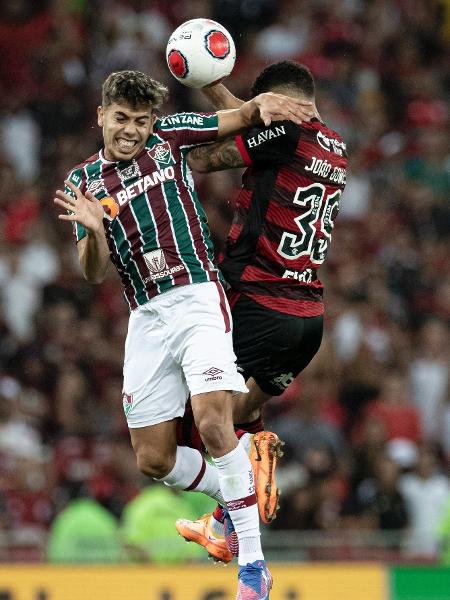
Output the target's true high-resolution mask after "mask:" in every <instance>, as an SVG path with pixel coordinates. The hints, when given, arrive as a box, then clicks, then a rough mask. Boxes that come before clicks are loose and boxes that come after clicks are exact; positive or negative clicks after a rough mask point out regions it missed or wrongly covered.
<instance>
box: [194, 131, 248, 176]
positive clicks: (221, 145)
mask: <svg viewBox="0 0 450 600" xmlns="http://www.w3.org/2000/svg"><path fill="white" fill-rule="evenodd" d="M187 162H188V165H189V166H190V167H191V169H192V170H193V171H197V172H198V173H210V172H211V171H222V170H224V169H236V168H238V167H245V166H246V165H245V162H244V159H243V158H242V155H241V153H240V152H239V150H238V147H237V145H236V142H235V141H234V138H229V139H227V140H224V141H223V142H217V143H215V144H208V145H207V146H197V147H196V148H193V149H192V150H190V151H189V153H188V155H187Z"/></svg>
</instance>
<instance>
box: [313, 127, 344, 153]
mask: <svg viewBox="0 0 450 600" xmlns="http://www.w3.org/2000/svg"><path fill="white" fill-rule="evenodd" d="M317 142H318V143H319V146H321V147H322V148H323V149H324V150H326V151H327V152H334V153H335V154H337V155H338V156H343V154H344V152H346V151H347V146H346V145H345V143H344V142H341V141H340V140H338V139H336V138H330V137H328V136H327V135H325V134H324V133H322V132H321V131H318V132H317Z"/></svg>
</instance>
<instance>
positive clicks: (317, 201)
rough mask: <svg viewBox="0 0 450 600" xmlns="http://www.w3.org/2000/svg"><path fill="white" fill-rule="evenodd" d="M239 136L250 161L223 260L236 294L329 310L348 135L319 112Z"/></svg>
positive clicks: (271, 304)
mask: <svg viewBox="0 0 450 600" xmlns="http://www.w3.org/2000/svg"><path fill="white" fill-rule="evenodd" d="M236 143H237V146H238V149H239V151H240V153H241V155H242V157H243V159H244V161H245V163H246V164H247V165H248V167H249V168H248V169H247V170H246V172H245V173H244V176H243V185H242V189H241V191H240V193H239V195H238V198H237V203H236V211H235V214H234V219H233V224H232V226H231V229H230V231H229V235H228V239H227V244H226V247H225V251H224V256H223V257H222V259H221V261H220V268H221V270H222V272H223V275H224V277H225V279H226V280H227V281H228V283H229V284H230V285H231V292H230V294H229V298H230V301H231V303H233V300H234V299H235V298H236V296H237V295H239V294H241V293H243V294H245V295H247V296H249V297H250V298H252V299H253V300H254V301H256V302H259V303H260V304H262V305H264V306H266V307H268V308H271V309H273V310H276V311H278V312H282V313H286V314H291V315H296V316H301V317H305V316H306V317H313V316H318V315H321V314H322V313H323V301H322V294H323V286H322V283H321V282H320V280H319V279H318V277H317V270H318V268H319V267H320V265H321V264H322V262H323V261H324V259H325V256H326V253H327V250H328V246H329V243H330V240H331V233H332V230H333V227H334V221H335V218H336V216H337V213H338V210H339V201H340V198H341V194H342V191H343V189H344V186H345V181H346V167H347V150H346V146H345V143H344V142H343V141H342V139H341V137H340V136H339V135H338V134H337V133H336V132H334V131H332V130H331V129H328V128H327V127H326V126H325V125H324V124H323V123H322V122H320V121H319V120H317V119H313V120H312V121H311V122H310V123H302V124H301V125H296V124H295V123H292V122H291V121H277V122H273V123H272V124H271V125H270V126H268V127H261V128H256V129H252V130H250V131H248V132H246V133H245V134H242V135H239V136H237V137H236Z"/></svg>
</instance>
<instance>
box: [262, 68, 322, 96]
mask: <svg viewBox="0 0 450 600" xmlns="http://www.w3.org/2000/svg"><path fill="white" fill-rule="evenodd" d="M314 89H315V85H314V78H313V76H312V74H311V71H310V70H309V69H308V67H305V65H302V64H300V63H297V62H293V61H291V60H282V61H280V62H277V63H274V64H272V65H269V66H268V67H266V68H265V69H264V70H263V71H262V72H261V73H260V74H259V75H258V77H257V78H256V79H255V81H254V83H253V85H252V89H251V97H252V98H254V97H255V96H257V95H258V94H262V93H264V92H275V91H276V92H277V93H280V94H286V95H290V96H292V95H294V96H298V95H299V96H304V97H305V98H307V99H308V100H314Z"/></svg>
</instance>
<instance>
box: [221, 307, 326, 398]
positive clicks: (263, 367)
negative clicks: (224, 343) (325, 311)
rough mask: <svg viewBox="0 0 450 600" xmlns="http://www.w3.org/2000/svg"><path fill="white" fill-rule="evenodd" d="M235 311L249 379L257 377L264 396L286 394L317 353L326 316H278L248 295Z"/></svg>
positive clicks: (237, 345)
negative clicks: (289, 386) (287, 389)
mask: <svg viewBox="0 0 450 600" xmlns="http://www.w3.org/2000/svg"><path fill="white" fill-rule="evenodd" d="M232 312H233V323H234V330H233V340H234V349H235V352H236V355H237V362H238V365H239V367H240V368H241V369H242V370H243V374H244V377H245V379H246V380H248V379H249V378H250V377H253V378H254V380H255V381H256V383H257V384H258V387H259V388H260V390H261V391H262V392H263V393H264V394H267V395H270V396H276V395H279V394H281V393H283V391H284V390H285V389H286V387H287V386H288V385H289V384H290V383H291V382H292V381H293V379H294V378H295V377H296V376H297V375H298V374H299V373H300V372H301V371H302V370H303V369H304V368H305V367H306V366H307V365H308V364H309V362H310V361H311V360H312V358H313V357H314V356H315V354H316V353H317V351H318V349H319V347H320V343H321V340H322V332H323V320H322V317H310V318H304V317H296V316H292V315H286V314H283V313H278V312H276V311H273V310H270V309H267V308H266V307H264V306H262V305H260V304H258V303H257V302H254V301H253V300H251V299H249V298H247V297H245V296H241V297H240V298H239V300H238V301H237V303H236V304H235V305H234V306H233V311H232ZM256 390H257V388H256ZM255 393H257V391H256V392H255Z"/></svg>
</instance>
